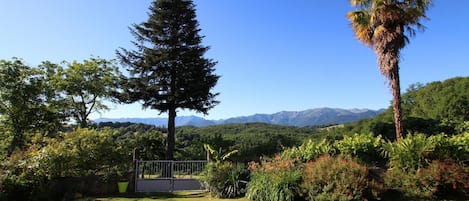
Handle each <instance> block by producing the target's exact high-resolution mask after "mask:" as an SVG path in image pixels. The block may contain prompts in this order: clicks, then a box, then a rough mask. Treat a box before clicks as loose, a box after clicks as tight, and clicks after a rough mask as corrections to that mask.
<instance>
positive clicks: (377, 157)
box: [334, 133, 385, 166]
mask: <svg viewBox="0 0 469 201" xmlns="http://www.w3.org/2000/svg"><path fill="white" fill-rule="evenodd" d="M382 143H383V140H382V138H381V135H378V136H376V137H374V136H373V134H372V133H370V134H367V135H364V134H360V135H359V134H355V135H353V136H344V138H343V139H342V140H340V141H336V142H335V143H334V146H335V147H336V148H337V150H338V152H339V153H340V154H342V155H343V156H346V157H353V158H356V159H358V160H359V162H362V163H366V164H367V165H371V166H376V165H378V166H384V165H385V159H384V158H383V157H382V155H381V154H380V152H381V147H382Z"/></svg>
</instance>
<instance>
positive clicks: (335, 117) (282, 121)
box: [94, 108, 384, 127]
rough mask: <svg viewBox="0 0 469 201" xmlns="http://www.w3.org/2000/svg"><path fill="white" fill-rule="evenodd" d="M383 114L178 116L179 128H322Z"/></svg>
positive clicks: (326, 111)
mask: <svg viewBox="0 0 469 201" xmlns="http://www.w3.org/2000/svg"><path fill="white" fill-rule="evenodd" d="M382 112H384V109H381V110H370V109H350V110H347V109H338V108H317V109H310V110H304V111H297V112H291V111H282V112H277V113H274V114H255V115H251V116H243V117H234V118H229V119H223V120H207V119H204V118H202V117H197V116H181V117H176V126H187V125H191V126H197V127H204V126H210V125H218V124H230V123H254V122H260V123H267V124H277V125H285V126H300V127H302V126H319V125H331V124H343V123H349V122H355V121H359V120H362V119H366V118H371V117H374V116H376V115H378V114H380V113H382ZM94 121H95V122H96V123H100V122H132V123H144V124H150V125H155V126H166V125H167V121H168V120H167V119H166V118H115V119H113V118H99V119H96V120H94Z"/></svg>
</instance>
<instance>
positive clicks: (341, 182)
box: [301, 155, 369, 200]
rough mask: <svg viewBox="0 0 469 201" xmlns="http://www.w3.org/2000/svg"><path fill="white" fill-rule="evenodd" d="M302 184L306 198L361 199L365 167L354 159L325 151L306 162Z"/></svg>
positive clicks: (364, 186) (367, 183)
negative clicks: (325, 153)
mask: <svg viewBox="0 0 469 201" xmlns="http://www.w3.org/2000/svg"><path fill="white" fill-rule="evenodd" d="M304 172H305V175H304V179H303V182H302V184H301V187H302V189H303V193H305V194H306V197H307V198H308V199H309V200H363V199H364V196H365V193H366V191H367V190H368V189H369V182H368V181H367V179H366V176H367V168H366V167H365V166H362V165H360V164H358V163H357V162H356V161H354V160H353V159H345V158H343V157H341V156H337V157H331V156H328V155H324V156H321V157H319V158H318V159H317V160H315V161H311V162H308V163H307V164H306V166H305V168H304Z"/></svg>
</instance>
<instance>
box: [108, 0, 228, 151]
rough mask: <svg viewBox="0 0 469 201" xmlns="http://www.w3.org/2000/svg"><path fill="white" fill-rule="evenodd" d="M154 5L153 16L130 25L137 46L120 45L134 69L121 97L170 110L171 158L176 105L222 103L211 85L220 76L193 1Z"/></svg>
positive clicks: (201, 107)
mask: <svg viewBox="0 0 469 201" xmlns="http://www.w3.org/2000/svg"><path fill="white" fill-rule="evenodd" d="M149 9H150V12H149V18H148V20H147V21H145V22H143V23H141V24H134V25H133V26H132V27H131V28H130V30H131V33H132V35H133V36H134V37H135V41H133V42H132V43H133V44H134V46H135V47H136V50H127V49H124V48H120V50H118V51H117V55H118V58H119V59H120V61H121V62H122V63H123V64H124V65H126V66H128V67H129V68H128V70H129V74H130V76H129V77H125V78H124V79H123V80H124V81H123V83H122V93H121V95H120V99H121V101H123V102H126V103H133V102H136V101H142V102H143V105H142V106H143V108H150V109H155V110H157V111H159V112H160V113H168V140H167V153H166V158H167V159H169V160H172V159H173V155H174V154H173V153H174V146H175V118H176V113H177V109H188V110H194V111H196V112H201V113H203V114H207V112H208V110H209V109H211V108H213V107H214V106H215V105H216V104H218V101H217V100H215V97H216V96H217V95H218V93H213V92H211V91H212V89H213V88H214V87H215V85H216V83H217V81H218V78H219V76H218V75H215V74H214V70H215V69H214V66H215V65H216V62H215V61H213V60H212V59H207V58H205V57H204V54H205V53H206V52H207V50H208V49H209V48H208V47H207V46H203V45H202V39H203V36H201V35H199V31H200V28H199V24H198V21H197V19H196V12H195V5H194V4H193V3H192V1H190V0H155V1H153V2H152V4H151V6H150V8H149Z"/></svg>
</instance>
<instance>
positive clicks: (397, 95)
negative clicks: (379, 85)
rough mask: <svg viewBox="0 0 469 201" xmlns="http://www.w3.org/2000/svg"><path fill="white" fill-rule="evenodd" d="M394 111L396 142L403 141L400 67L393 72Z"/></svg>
mask: <svg viewBox="0 0 469 201" xmlns="http://www.w3.org/2000/svg"><path fill="white" fill-rule="evenodd" d="M390 78H391V80H390V82H391V90H392V96H393V99H392V109H393V112H394V125H395V127H396V140H401V139H402V128H403V126H402V117H401V112H402V109H401V87H400V81H399V67H395V68H393V70H392V71H391V76H390Z"/></svg>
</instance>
